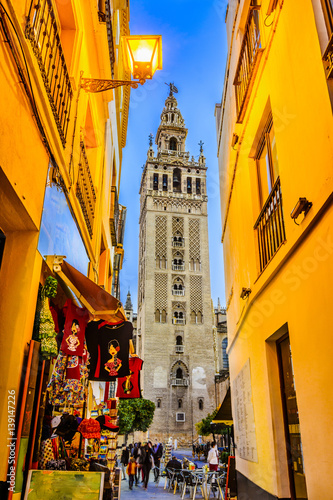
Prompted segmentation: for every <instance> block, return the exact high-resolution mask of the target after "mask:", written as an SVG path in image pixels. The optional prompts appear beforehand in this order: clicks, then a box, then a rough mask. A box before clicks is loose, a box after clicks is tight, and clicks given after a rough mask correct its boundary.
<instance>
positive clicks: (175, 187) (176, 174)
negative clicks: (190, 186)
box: [173, 168, 181, 193]
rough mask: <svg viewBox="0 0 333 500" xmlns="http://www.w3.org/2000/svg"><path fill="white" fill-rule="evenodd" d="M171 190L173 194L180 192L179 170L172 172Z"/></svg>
mask: <svg viewBox="0 0 333 500" xmlns="http://www.w3.org/2000/svg"><path fill="white" fill-rule="evenodd" d="M173 190H174V192H177V193H180V192H181V172H180V169H179V168H175V169H174V171H173Z"/></svg>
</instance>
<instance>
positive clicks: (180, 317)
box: [173, 311, 185, 325]
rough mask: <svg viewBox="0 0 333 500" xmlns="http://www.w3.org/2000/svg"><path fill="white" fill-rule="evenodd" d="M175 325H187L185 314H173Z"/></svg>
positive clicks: (180, 312)
mask: <svg viewBox="0 0 333 500" xmlns="http://www.w3.org/2000/svg"><path fill="white" fill-rule="evenodd" d="M173 323H174V324H175V325H183V324H184V323H185V319H184V313H183V312H182V311H175V312H174V313H173Z"/></svg>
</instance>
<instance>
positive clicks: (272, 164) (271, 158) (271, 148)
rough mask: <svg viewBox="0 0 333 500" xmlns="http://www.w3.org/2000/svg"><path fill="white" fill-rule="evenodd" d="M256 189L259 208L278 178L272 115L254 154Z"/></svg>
mask: <svg viewBox="0 0 333 500" xmlns="http://www.w3.org/2000/svg"><path fill="white" fill-rule="evenodd" d="M256 165H257V176H258V189H259V199H260V205H261V207H262V206H263V204H264V203H265V201H266V200H267V198H268V196H269V194H270V193H271V191H272V189H273V186H274V184H275V181H276V179H277V178H278V176H279V163H278V155H277V150H276V140H275V134H274V126H273V119H272V114H270V115H269V117H268V120H267V123H266V126H265V128H264V130H263V134H262V136H261V139H260V141H259V144H258V148H257V152H256Z"/></svg>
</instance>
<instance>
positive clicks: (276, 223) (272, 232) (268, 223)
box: [254, 177, 286, 272]
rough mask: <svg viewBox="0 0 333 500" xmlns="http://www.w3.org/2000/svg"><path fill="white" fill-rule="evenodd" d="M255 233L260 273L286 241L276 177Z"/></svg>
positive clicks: (278, 181) (255, 226)
mask: <svg viewBox="0 0 333 500" xmlns="http://www.w3.org/2000/svg"><path fill="white" fill-rule="evenodd" d="M254 229H255V230H256V231H257V237H258V248H259V261H260V272H261V271H263V270H264V269H265V267H266V266H267V264H268V263H269V261H270V260H271V259H272V258H273V256H274V255H275V254H276V252H277V251H278V249H279V248H280V246H281V245H282V243H283V242H284V241H285V240H286V233H285V227H284V220H283V210H282V192H281V185H280V178H279V177H278V178H277V180H276V182H275V184H274V186H273V189H272V191H271V193H270V195H269V197H268V199H267V201H266V203H265V204H264V206H263V208H262V210H261V212H260V214H259V217H258V219H257V221H256V223H255V225H254Z"/></svg>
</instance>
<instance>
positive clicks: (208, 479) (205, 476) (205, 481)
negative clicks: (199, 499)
mask: <svg viewBox="0 0 333 500" xmlns="http://www.w3.org/2000/svg"><path fill="white" fill-rule="evenodd" d="M191 473H192V475H193V477H194V480H195V481H196V483H197V485H198V486H200V487H201V491H202V495H203V497H204V499H205V500H208V499H209V497H210V492H211V489H212V480H213V476H214V475H215V476H216V486H217V487H218V489H219V491H220V494H221V498H222V500H224V493H223V491H222V489H221V487H220V484H219V481H218V475H219V472H218V471H206V470H203V469H194V470H192V471H191ZM200 481H201V483H200ZM193 500H194V499H193Z"/></svg>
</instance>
